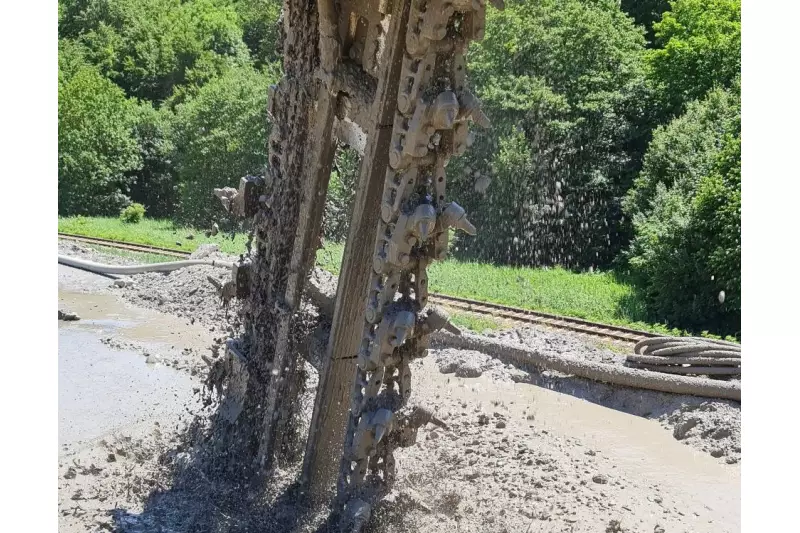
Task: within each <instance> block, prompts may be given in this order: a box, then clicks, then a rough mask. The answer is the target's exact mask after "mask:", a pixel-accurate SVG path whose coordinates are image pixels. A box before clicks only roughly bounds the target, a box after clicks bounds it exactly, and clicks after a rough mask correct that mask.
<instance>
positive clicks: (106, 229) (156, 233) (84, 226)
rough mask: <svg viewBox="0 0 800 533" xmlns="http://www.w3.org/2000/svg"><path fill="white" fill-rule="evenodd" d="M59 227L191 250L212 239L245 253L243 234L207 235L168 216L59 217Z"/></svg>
mask: <svg viewBox="0 0 800 533" xmlns="http://www.w3.org/2000/svg"><path fill="white" fill-rule="evenodd" d="M58 231H59V232H62V233H72V234H74V235H83V236H85V237H99V238H103V239H112V240H115V241H124V242H131V243H136V244H147V245H149V246H160V247H162V248H170V249H172V250H187V251H190V252H191V251H194V250H195V249H196V248H197V247H198V246H200V245H201V244H205V243H214V244H217V245H218V246H219V249H220V251H222V252H225V253H228V254H234V255H238V254H241V253H244V251H245V244H246V243H247V235H245V234H237V235H236V237H235V238H234V239H233V240H231V238H230V236H229V235H222V234H221V233H220V234H217V235H216V236H214V237H206V236H205V234H204V230H199V229H195V228H188V227H182V226H176V225H175V224H173V223H172V222H171V221H169V220H153V219H148V218H144V219H143V220H142V221H141V222H139V223H138V224H126V223H124V222H122V221H121V220H119V219H118V218H103V217H80V216H78V217H69V218H61V217H59V219H58ZM187 235H194V238H193V239H191V240H190V239H187V238H186V236H187ZM178 242H180V243H181V245H180V246H178V245H177V244H176V243H178Z"/></svg>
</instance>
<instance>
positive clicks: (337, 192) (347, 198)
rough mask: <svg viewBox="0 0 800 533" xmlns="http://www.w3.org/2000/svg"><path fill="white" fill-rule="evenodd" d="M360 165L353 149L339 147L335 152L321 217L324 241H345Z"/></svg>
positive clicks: (359, 158) (359, 160) (359, 159)
mask: <svg viewBox="0 0 800 533" xmlns="http://www.w3.org/2000/svg"><path fill="white" fill-rule="evenodd" d="M360 165H361V157H360V156H359V155H358V152H356V151H355V150H354V149H352V148H346V147H341V146H340V147H339V149H338V150H337V151H336V158H335V159H334V163H333V171H332V172H331V179H330V181H329V182H328V198H327V200H326V201H325V212H324V213H323V216H322V232H323V235H324V237H325V238H326V239H329V240H332V241H335V242H344V241H345V240H346V239H347V233H348V231H349V228H350V216H351V215H352V213H353V202H354V201H355V197H356V186H357V183H358V172H359V168H360Z"/></svg>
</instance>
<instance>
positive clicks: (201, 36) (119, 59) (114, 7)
mask: <svg viewBox="0 0 800 533" xmlns="http://www.w3.org/2000/svg"><path fill="white" fill-rule="evenodd" d="M62 2H63V4H64V16H63V18H62V19H61V23H60V27H59V34H60V36H61V37H62V38H71V39H75V40H77V41H79V42H81V43H83V44H84V45H85V46H86V48H87V58H88V59H89V60H90V61H91V62H92V63H93V64H94V65H96V66H97V67H98V68H99V69H100V71H101V72H102V73H103V74H104V75H106V76H108V78H109V79H111V80H112V81H114V82H115V83H116V84H117V85H119V86H120V87H121V88H122V89H123V90H124V91H125V93H126V94H127V95H128V96H135V97H138V98H142V99H146V100H149V101H153V102H161V101H163V100H165V99H167V98H169V97H171V96H172V97H182V96H183V95H184V93H185V92H186V91H191V90H192V88H193V87H196V86H199V85H202V84H203V83H205V82H206V81H208V80H209V79H211V78H213V77H215V76H217V75H220V74H221V73H223V72H224V71H225V70H226V69H227V68H229V67H231V66H232V65H242V64H245V63H247V62H248V61H249V55H248V52H247V47H246V46H245V44H244V42H243V41H242V29H241V27H240V26H239V17H238V14H237V12H236V11H235V9H234V8H233V6H232V5H231V3H230V1H228V0H191V1H182V0H62Z"/></svg>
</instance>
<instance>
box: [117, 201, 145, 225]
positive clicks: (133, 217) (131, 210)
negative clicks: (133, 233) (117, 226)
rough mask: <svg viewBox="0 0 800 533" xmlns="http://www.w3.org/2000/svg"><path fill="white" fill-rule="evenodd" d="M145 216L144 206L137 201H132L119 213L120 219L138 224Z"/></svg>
mask: <svg viewBox="0 0 800 533" xmlns="http://www.w3.org/2000/svg"><path fill="white" fill-rule="evenodd" d="M143 218H144V206H143V205H142V204H137V203H132V204H131V205H129V206H128V207H126V208H125V209H123V210H122V212H121V213H120V214H119V219H120V220H121V221H123V222H125V223H127V224H138V223H139V222H141V221H142V219H143Z"/></svg>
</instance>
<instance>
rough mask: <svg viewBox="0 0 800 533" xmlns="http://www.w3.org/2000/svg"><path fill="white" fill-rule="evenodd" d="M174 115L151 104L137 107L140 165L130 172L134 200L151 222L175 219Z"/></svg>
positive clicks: (135, 128)
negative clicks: (144, 210)
mask: <svg viewBox="0 0 800 533" xmlns="http://www.w3.org/2000/svg"><path fill="white" fill-rule="evenodd" d="M174 121H175V117H174V114H173V113H172V111H171V110H170V109H169V108H167V107H161V108H160V109H156V108H155V107H153V105H152V104H151V103H150V102H140V103H139V104H138V105H137V106H135V107H134V117H133V135H134V138H135V139H136V144H137V145H138V148H139V157H140V159H141V165H140V167H139V168H136V169H134V170H131V171H130V172H129V173H128V177H129V178H130V182H131V186H130V187H131V194H130V195H131V199H132V200H133V201H134V202H138V203H141V204H143V205H144V206H145V208H146V209H147V214H148V216H149V217H151V218H167V217H170V216H172V215H173V213H174V208H175V205H176V204H177V202H178V186H177V178H176V171H175V164H174V159H175V144H174V142H173V136H174V133H173V131H172V128H173V122H174Z"/></svg>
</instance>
